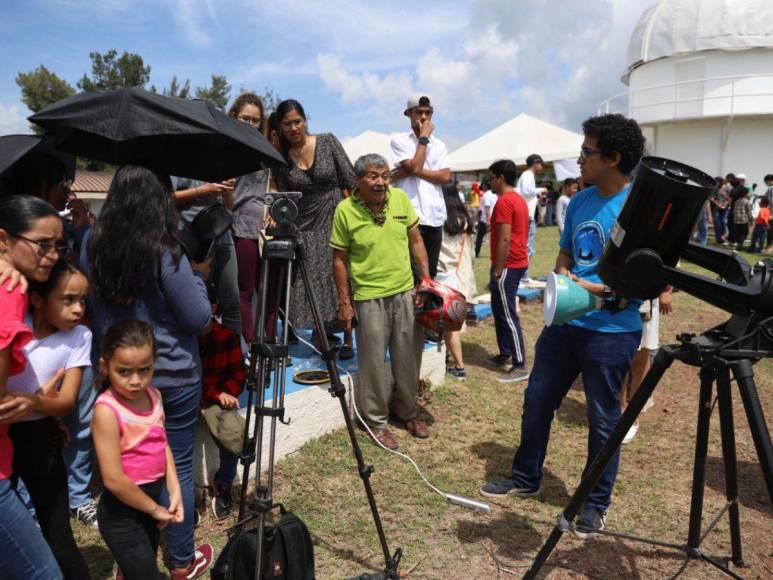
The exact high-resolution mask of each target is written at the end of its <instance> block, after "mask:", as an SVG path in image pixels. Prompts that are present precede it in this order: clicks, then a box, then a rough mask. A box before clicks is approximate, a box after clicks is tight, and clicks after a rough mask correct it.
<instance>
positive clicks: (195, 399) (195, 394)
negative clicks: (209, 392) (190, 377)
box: [160, 383, 201, 568]
mask: <svg viewBox="0 0 773 580" xmlns="http://www.w3.org/2000/svg"><path fill="white" fill-rule="evenodd" d="M160 392H161V397H162V399H163V401H164V414H165V415H166V422H165V427H166V437H167V440H168V441H169V447H170V448H171V449H172V455H173V456H174V463H175V466H176V467H177V478H178V479H179V480H180V490H181V492H182V498H183V510H184V511H185V519H184V520H183V521H182V522H180V523H179V524H171V525H170V526H169V527H168V528H167V534H166V538H167V544H168V548H169V556H170V559H171V561H172V567H173V568H180V567H182V566H186V565H188V564H189V563H190V561H191V560H193V555H194V554H193V553H194V551H195V546H194V543H193V513H194V509H195V501H194V496H193V439H194V433H195V430H196V422H197V421H198V419H199V401H200V400H201V384H199V383H197V384H195V385H188V386H185V387H171V388H166V389H160ZM163 500H164V502H165V505H168V503H169V497H168V494H167V491H166V489H164V493H163Z"/></svg>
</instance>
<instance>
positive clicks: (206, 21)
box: [171, 0, 218, 48]
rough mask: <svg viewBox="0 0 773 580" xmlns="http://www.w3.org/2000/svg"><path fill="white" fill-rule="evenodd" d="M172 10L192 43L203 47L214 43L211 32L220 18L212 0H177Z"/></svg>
mask: <svg viewBox="0 0 773 580" xmlns="http://www.w3.org/2000/svg"><path fill="white" fill-rule="evenodd" d="M171 12H172V15H173V17H174V19H175V21H176V22H177V24H178V25H179V26H180V28H181V30H182V32H183V34H184V35H185V38H187V39H188V40H189V41H190V42H191V43H193V44H195V45H196V46H200V47H202V48H207V47H208V46H210V45H211V44H212V36H211V34H210V32H211V30H212V27H213V26H217V24H218V20H217V15H216V12H215V9H214V6H213V5H212V2H211V0H175V2H174V3H173V5H172V6H171Z"/></svg>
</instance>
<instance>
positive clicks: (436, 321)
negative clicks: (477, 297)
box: [416, 278, 467, 334]
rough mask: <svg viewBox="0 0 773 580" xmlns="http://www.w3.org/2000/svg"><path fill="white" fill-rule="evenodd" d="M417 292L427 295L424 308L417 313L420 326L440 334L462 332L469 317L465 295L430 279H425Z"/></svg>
mask: <svg viewBox="0 0 773 580" xmlns="http://www.w3.org/2000/svg"><path fill="white" fill-rule="evenodd" d="M416 290H417V292H423V293H425V294H426V299H425V301H424V307H423V308H421V309H420V310H417V311H416V317H417V318H418V319H419V324H421V325H422V326H423V327H424V328H426V329H427V330H430V331H432V332H436V333H438V334H441V333H442V332H443V331H446V330H450V331H452V332H453V331H455V330H461V328H462V324H464V320H465V318H466V317H467V300H466V299H465V298H464V294H462V293H461V292H459V291H458V290H454V289H453V288H451V287H449V286H444V285H443V284H440V283H439V282H435V281H434V280H431V279H430V278H423V279H422V281H421V284H419V287H418V288H417V289H416Z"/></svg>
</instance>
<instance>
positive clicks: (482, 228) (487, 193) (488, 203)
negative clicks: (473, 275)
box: [475, 181, 497, 258]
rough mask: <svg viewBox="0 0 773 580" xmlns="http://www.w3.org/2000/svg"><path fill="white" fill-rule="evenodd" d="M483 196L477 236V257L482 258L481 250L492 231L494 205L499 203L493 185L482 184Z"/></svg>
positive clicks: (486, 182)
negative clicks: (487, 235)
mask: <svg viewBox="0 0 773 580" xmlns="http://www.w3.org/2000/svg"><path fill="white" fill-rule="evenodd" d="M481 189H483V194H482V195H481V196H480V220H478V231H477V233H476V236H475V257H476V258H477V257H478V256H480V248H481V247H482V246H483V238H485V237H486V234H487V233H488V232H490V231H491V226H490V225H489V224H490V223H491V214H492V213H494V204H495V203H496V202H497V194H496V193H494V192H493V191H491V185H490V184H489V182H488V181H484V182H483V183H482V184H481Z"/></svg>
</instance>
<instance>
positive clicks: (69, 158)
mask: <svg viewBox="0 0 773 580" xmlns="http://www.w3.org/2000/svg"><path fill="white" fill-rule="evenodd" d="M37 154H43V155H52V156H54V157H56V158H57V159H59V160H60V161H61V162H62V163H63V164H64V166H65V168H66V169H67V176H68V177H69V178H70V179H74V178H75V156H74V155H68V154H67V153H62V152H61V151H57V150H56V149H55V148H54V139H53V138H52V137H50V136H48V135H45V136H44V135H3V136H0V177H4V176H5V173H6V172H8V171H10V170H11V169H12V168H13V166H14V165H16V164H17V163H18V162H19V161H22V160H23V159H24V158H25V157H26V156H28V155H37Z"/></svg>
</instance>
